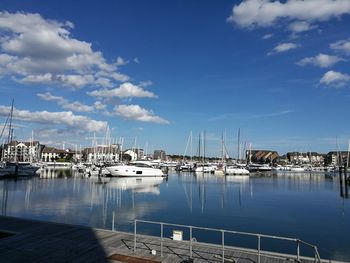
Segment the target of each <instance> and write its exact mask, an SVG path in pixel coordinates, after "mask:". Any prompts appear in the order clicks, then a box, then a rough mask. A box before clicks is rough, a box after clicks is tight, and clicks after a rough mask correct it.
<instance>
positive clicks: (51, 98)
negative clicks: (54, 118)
mask: <svg viewBox="0 0 350 263" xmlns="http://www.w3.org/2000/svg"><path fill="white" fill-rule="evenodd" d="M36 95H37V96H38V97H39V98H41V99H43V100H46V101H56V102H57V103H58V104H64V103H68V101H67V100H66V99H65V98H63V97H61V96H54V95H52V94H51V93H50V92H46V93H38V94H36Z"/></svg>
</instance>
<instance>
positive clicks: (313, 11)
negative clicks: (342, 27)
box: [227, 0, 350, 28]
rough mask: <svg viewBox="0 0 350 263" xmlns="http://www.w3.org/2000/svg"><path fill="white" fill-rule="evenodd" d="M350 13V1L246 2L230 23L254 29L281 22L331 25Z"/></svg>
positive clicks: (265, 0) (260, 0)
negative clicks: (329, 21) (330, 21)
mask: <svg viewBox="0 0 350 263" xmlns="http://www.w3.org/2000/svg"><path fill="white" fill-rule="evenodd" d="M349 13H350V1H349V0H286V1H284V2H281V1H271V0H245V1H242V2H241V3H240V4H238V5H235V6H234V7H233V9H232V14H231V16H230V17H229V18H228V19H227V21H229V22H232V23H235V24H237V25H238V26H240V27H243V28H254V27H268V26H273V25H275V24H277V23H278V22H280V21H281V20H285V21H287V22H292V21H307V22H309V23H310V22H314V21H327V20H329V19H331V18H333V17H340V16H342V15H344V14H349Z"/></svg>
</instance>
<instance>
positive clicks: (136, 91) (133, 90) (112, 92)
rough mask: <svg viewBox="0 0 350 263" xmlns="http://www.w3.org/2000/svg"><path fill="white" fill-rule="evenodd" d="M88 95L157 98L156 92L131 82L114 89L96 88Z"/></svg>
mask: <svg viewBox="0 0 350 263" xmlns="http://www.w3.org/2000/svg"><path fill="white" fill-rule="evenodd" d="M88 95H90V96H94V97H99V98H103V97H107V98H113V97H117V98H135V97H136V98H157V96H156V95H155V94H154V93H152V92H150V91H147V90H144V89H143V88H142V87H141V85H140V86H137V85H134V84H132V83H130V82H125V83H122V84H121V85H120V86H119V87H118V88H114V89H101V90H94V91H91V92H88Z"/></svg>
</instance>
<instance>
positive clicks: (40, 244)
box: [0, 216, 336, 263]
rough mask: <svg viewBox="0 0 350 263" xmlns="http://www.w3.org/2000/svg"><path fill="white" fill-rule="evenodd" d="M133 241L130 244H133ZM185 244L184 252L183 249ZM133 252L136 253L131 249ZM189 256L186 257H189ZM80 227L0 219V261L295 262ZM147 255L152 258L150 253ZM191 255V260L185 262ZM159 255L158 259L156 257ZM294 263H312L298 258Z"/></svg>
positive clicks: (250, 251) (249, 251) (273, 255)
mask: <svg viewBox="0 0 350 263" xmlns="http://www.w3.org/2000/svg"><path fill="white" fill-rule="evenodd" d="M135 241H136V242H135ZM189 245H190V250H189ZM135 247H136V250H135ZM190 251H191V252H190ZM222 251H223V250H222V247H221V246H218V245H213V244H207V243H199V242H194V243H192V244H190V242H189V241H175V240H172V239H169V238H163V239H162V240H160V238H159V237H154V236H146V235H141V234H137V239H135V235H134V234H133V233H124V232H117V231H110V230H103V229H95V228H89V227H83V226H75V225H68V224H60V223H51V222H42V221H35V220H27V219H19V218H13V217H5V216H0V261H1V262H2V263H7V262H11V263H13V262H84V263H87V262H110V263H114V262H127V263H139V262H140V263H141V262H144V263H156V262H166V263H167V262H169V263H170V262H171V263H176V262H237V263H238V262H239V263H245V262H249V263H254V262H257V263H258V262H261V263H263V262H264V263H265V262H276V263H277V262H293V261H294V262H295V261H297V259H296V256H295V255H288V254H277V253H269V252H266V251H261V252H259V254H260V256H258V252H257V250H253V249H244V248H238V247H229V246H225V248H224V254H223V253H222ZM152 252H153V253H152ZM190 253H191V254H192V260H193V261H192V260H191V259H190ZM161 254H162V257H161ZM299 260H300V262H336V261H330V260H321V261H318V260H317V259H315V258H305V257H300V258H299Z"/></svg>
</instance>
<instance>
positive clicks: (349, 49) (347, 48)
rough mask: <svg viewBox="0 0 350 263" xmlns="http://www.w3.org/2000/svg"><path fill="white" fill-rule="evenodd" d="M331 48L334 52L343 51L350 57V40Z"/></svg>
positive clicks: (336, 43)
mask: <svg viewBox="0 0 350 263" xmlns="http://www.w3.org/2000/svg"><path fill="white" fill-rule="evenodd" d="M330 46H331V48H332V49H334V50H337V51H342V52H344V53H345V54H347V55H350V39H348V40H340V41H337V42H335V43H332V44H331V45H330Z"/></svg>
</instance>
